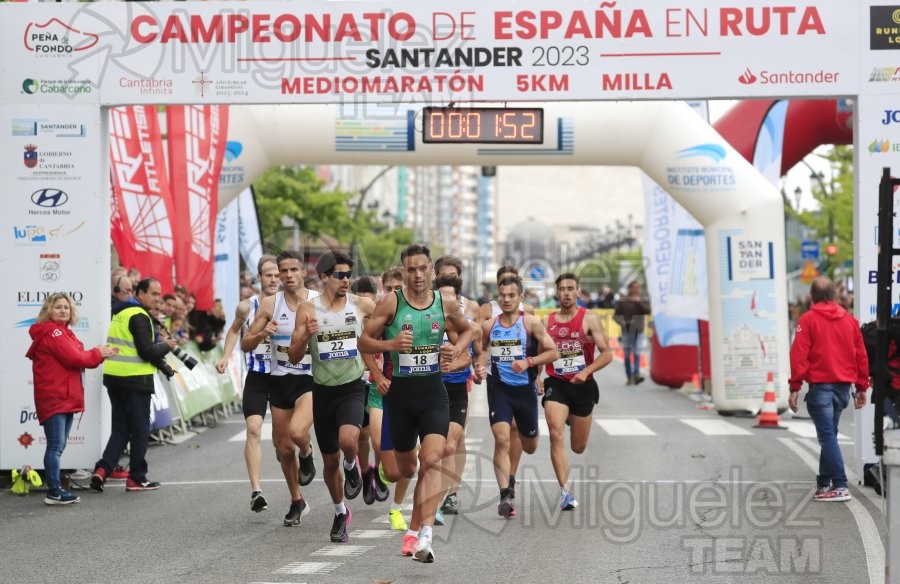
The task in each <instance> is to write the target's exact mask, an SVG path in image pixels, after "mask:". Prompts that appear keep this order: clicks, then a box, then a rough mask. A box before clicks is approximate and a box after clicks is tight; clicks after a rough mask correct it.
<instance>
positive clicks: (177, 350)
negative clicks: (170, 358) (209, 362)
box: [172, 346, 197, 369]
mask: <svg viewBox="0 0 900 584" xmlns="http://www.w3.org/2000/svg"><path fill="white" fill-rule="evenodd" d="M172 354H173V355H175V356H176V357H178V360H179V361H181V362H182V363H184V366H185V367H187V368H188V369H193V368H194V367H196V366H197V359H195V358H194V357H192V356H191V355H189V354H188V352H187V351H185V350H184V349H182V348H181V347H178V346H175V347H173V348H172Z"/></svg>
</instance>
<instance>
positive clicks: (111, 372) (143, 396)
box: [91, 278, 176, 493]
mask: <svg viewBox="0 0 900 584" xmlns="http://www.w3.org/2000/svg"><path fill="white" fill-rule="evenodd" d="M160 292H161V289H160V285H159V282H158V281H157V280H155V279H154V278H145V279H143V280H141V281H140V282H138V285H137V286H136V287H135V296H134V298H132V299H131V301H130V302H127V303H122V304H121V305H120V306H117V307H116V312H115V314H113V318H112V322H111V323H110V325H109V333H108V334H107V339H106V342H107V343H108V344H109V345H111V346H113V347H115V348H117V349H118V354H117V355H115V356H112V357H109V358H107V360H106V362H105V363H104V365H103V384H104V385H105V386H106V390H107V393H108V394H109V401H110V403H111V405H112V432H111V433H110V436H109V441H108V442H107V443H106V448H105V449H104V451H103V457H102V458H101V459H100V460H98V461H97V464H96V466H95V468H94V474H93V476H92V477H91V488H92V489H94V490H95V491H97V492H98V493H102V492H103V485H104V483H105V482H106V477H107V476H109V474H110V473H111V472H112V469H113V467H114V466H115V465H116V464H117V463H118V461H119V457H120V456H121V454H122V452H123V451H124V450H125V446H126V445H127V444H129V443H130V444H131V447H130V449H129V456H130V464H129V476H128V480H127V482H126V483H125V490H127V491H150V490H153V489H158V488H159V486H160V485H159V483H157V482H153V481H149V480H147V461H146V459H145V455H146V453H147V443H148V442H149V440H150V398H151V397H152V396H153V391H154V386H153V374H154V373H156V370H157V365H156V364H157V363H159V362H161V361H162V359H163V357H165V355H166V353H168V352H169V351H171V350H172V349H173V348H174V347H175V346H176V343H175V340H174V339H172V338H166V339H165V340H163V341H161V342H155V340H156V331H155V330H154V328H156V325H155V322H154V320H153V318H152V317H151V316H150V313H149V312H148V311H149V309H151V308H153V307H155V306H156V303H157V301H158V300H159V297H160Z"/></svg>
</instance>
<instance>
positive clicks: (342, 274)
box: [331, 270, 353, 280]
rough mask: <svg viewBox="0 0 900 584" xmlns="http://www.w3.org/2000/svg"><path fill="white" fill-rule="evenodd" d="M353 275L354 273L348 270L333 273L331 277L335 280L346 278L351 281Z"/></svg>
mask: <svg viewBox="0 0 900 584" xmlns="http://www.w3.org/2000/svg"><path fill="white" fill-rule="evenodd" d="M352 275H353V272H351V271H350V270H347V271H346V272H331V277H332V278H334V279H335V280H343V279H344V278H347V279H348V280H349V279H350V276H352Z"/></svg>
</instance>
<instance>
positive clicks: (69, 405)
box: [25, 293, 117, 505]
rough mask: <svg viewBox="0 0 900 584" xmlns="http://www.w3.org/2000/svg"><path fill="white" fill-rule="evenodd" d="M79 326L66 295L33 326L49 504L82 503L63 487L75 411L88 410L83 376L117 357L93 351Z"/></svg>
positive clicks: (110, 351) (31, 354)
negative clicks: (77, 330) (74, 328)
mask: <svg viewBox="0 0 900 584" xmlns="http://www.w3.org/2000/svg"><path fill="white" fill-rule="evenodd" d="M76 322H78V317H77V315H76V314H75V306H74V304H73V302H72V300H71V298H69V296H68V295H67V294H64V293H57V294H51V295H50V296H49V297H48V298H47V300H45V301H44V305H43V306H42V307H41V311H40V313H39V314H38V317H37V322H35V324H33V325H31V328H30V329H29V331H28V333H29V334H30V335H31V341H32V342H31V348H29V349H28V352H27V353H26V354H25V356H26V357H28V358H29V359H31V361H32V364H31V370H32V373H33V375H34V407H35V410H36V411H37V417H38V422H40V424H41V425H42V426H43V427H44V435H45V436H46V438H47V450H46V452H45V453H44V472H45V473H46V475H47V497H46V498H45V499H44V503H46V504H48V505H66V504H68V503H77V502H79V501H80V500H81V499H80V498H78V497H76V496H75V495H73V494H72V493H70V492H68V491H64V490H63V489H62V488H60V483H59V459H60V457H61V456H62V452H63V450H64V449H65V447H66V442H67V441H68V439H69V430H71V428H72V420H73V418H74V417H75V416H74V414H75V413H76V412H83V411H84V385H83V384H82V381H81V375H82V372H83V371H84V370H85V369H87V368H90V369H93V368H94V367H97V366H98V365H100V364H101V363H103V359H105V358H106V357H109V356H111V355H114V354H116V352H117V350H116V349H115V348H114V347H110V346H109V345H102V346H99V347H95V348H93V349H91V350H89V351H86V350H85V349H84V345H82V344H81V341H79V340H78V337H76V336H75V333H73V332H72V330H71V329H70V328H69V325H70V324H74V323H76Z"/></svg>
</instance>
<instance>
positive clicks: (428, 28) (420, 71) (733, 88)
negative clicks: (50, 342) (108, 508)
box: [0, 0, 900, 468]
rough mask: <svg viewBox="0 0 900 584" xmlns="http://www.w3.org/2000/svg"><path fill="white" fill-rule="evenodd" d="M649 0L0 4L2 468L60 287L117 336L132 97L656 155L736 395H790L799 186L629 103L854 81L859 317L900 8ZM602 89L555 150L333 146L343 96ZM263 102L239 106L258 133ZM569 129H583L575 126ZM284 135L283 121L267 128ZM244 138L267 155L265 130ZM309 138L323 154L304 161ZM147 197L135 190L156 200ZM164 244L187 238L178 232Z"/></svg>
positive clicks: (840, 87) (94, 431) (730, 395)
mask: <svg viewBox="0 0 900 584" xmlns="http://www.w3.org/2000/svg"><path fill="white" fill-rule="evenodd" d="M632 4H633V3H622V4H621V5H620V3H618V2H601V3H599V6H597V5H596V4H594V5H590V6H588V5H587V4H585V3H584V2H582V1H580V0H558V1H557V2H555V3H553V5H552V6H548V5H546V3H542V2H536V1H528V2H508V3H503V2H498V3H484V2H479V1H478V0H461V1H460V2H456V3H453V5H452V6H449V5H447V4H446V3H442V2H435V1H433V0H396V1H395V2H392V3H391V5H390V8H384V6H383V3H377V2H374V1H370V0H361V1H357V2H352V1H351V2H332V1H326V0H303V1H300V0H292V1H284V2H275V1H271V2H269V1H260V2H252V3H246V2H230V1H223V2H211V3H99V4H63V5H59V4H35V3H28V4H21V5H20V4H8V3H5V4H0V52H2V54H3V59H2V60H0V79H2V80H3V81H2V84H0V135H2V136H3V139H2V140H0V189H2V191H0V192H3V193H4V213H3V217H2V219H0V221H2V222H3V225H2V230H0V233H2V234H6V235H5V236H3V237H2V238H0V268H2V269H3V272H4V273H5V274H11V275H14V278H13V280H14V288H13V287H10V286H7V287H5V288H4V290H5V291H4V293H3V296H2V307H3V310H0V327H2V330H3V331H4V334H2V335H0V379H2V380H3V391H2V392H0V468H13V467H17V466H20V465H22V464H25V463H34V461H35V456H34V453H35V450H38V449H36V448H33V447H32V445H33V444H34V442H37V440H38V438H39V437H40V435H41V429H40V427H39V426H38V425H37V422H36V420H34V416H33V414H34V412H33V408H32V407H31V406H30V404H31V403H32V399H31V388H30V379H31V374H30V370H29V364H28V363H27V361H25V360H24V359H22V357H21V355H22V353H23V352H24V348H25V347H27V345H28V342H29V340H28V337H27V333H26V331H27V328H28V326H27V325H28V322H29V320H30V319H33V318H34V316H35V314H36V312H37V307H38V306H39V305H40V302H41V300H42V299H43V297H45V296H46V295H47V294H48V292H50V291H56V290H60V289H62V290H67V291H70V292H72V293H73V294H74V295H75V296H76V299H77V300H78V301H79V302H80V311H81V314H82V315H83V319H82V320H81V322H79V324H78V326H77V330H78V332H79V334H80V335H81V337H82V339H83V340H84V341H85V344H87V345H92V344H98V343H100V342H102V341H103V339H104V338H105V333H106V328H107V326H108V317H109V305H108V304H107V302H108V299H109V288H108V286H105V285H100V286H98V285H97V283H98V282H101V283H102V282H106V281H108V274H109V255H108V250H109V245H110V238H109V229H108V218H109V209H110V206H109V195H110V193H109V170H110V169H109V167H108V154H109V145H108V143H107V136H108V133H109V132H108V120H107V116H106V109H105V108H107V107H109V106H113V105H128V104H178V103H207V104H210V103H229V104H235V105H237V104H241V105H244V104H305V105H304V108H303V109H302V110H301V111H302V113H300V114H299V115H295V114H293V113H290V114H287V115H284V116H282V118H280V119H277V120H273V119H264V118H265V116H264V115H263V116H262V117H259V116H260V115H262V114H261V112H265V111H267V110H266V108H253V109H251V110H250V111H249V112H248V114H247V115H246V121H248V122H249V123H250V124H251V125H252V128H251V130H252V132H253V133H254V135H255V136H256V138H255V140H256V146H257V147H258V148H259V151H260V152H267V155H266V156H264V157H262V158H263V162H270V163H275V162H278V161H284V162H347V163H359V164H370V163H378V162H385V161H388V160H390V161H394V162H402V163H404V164H428V163H448V162H451V161H452V162H454V163H457V164H463V163H472V164H479V165H485V164H509V163H510V162H511V161H512V160H515V159H516V158H517V157H521V158H522V163H526V161H527V163H529V164H536V163H543V162H552V163H553V164H566V163H576V161H578V162H577V163H587V164H615V165H636V166H639V167H640V168H642V169H643V170H644V171H646V172H647V173H648V174H649V175H650V176H651V177H652V178H654V179H655V180H656V181H657V182H658V183H659V184H660V185H661V186H663V187H664V188H666V189H667V190H668V191H669V192H670V193H671V194H672V195H673V196H674V197H676V198H677V199H678V200H679V201H680V202H681V203H682V204H683V205H684V206H685V207H686V208H687V209H688V210H689V211H691V212H692V213H693V214H694V216H695V217H697V219H699V220H700V222H701V223H702V224H703V225H704V226H705V228H706V232H707V246H708V247H707V257H708V258H709V265H708V266H707V271H708V274H709V278H710V281H709V295H710V300H711V309H710V312H711V315H710V339H711V344H712V357H713V380H712V381H713V392H714V397H715V399H716V404H717V407H718V408H719V409H722V410H737V409H749V410H756V409H757V408H758V407H759V406H760V402H761V397H762V391H763V386H764V384H765V375H766V372H767V371H770V370H771V371H774V372H775V374H776V382H777V383H776V385H777V389H778V394H779V398H778V400H779V403H780V405H782V406H783V405H784V403H785V397H786V391H787V388H786V383H785V382H786V376H787V369H788V364H787V358H786V355H787V350H788V334H787V328H786V327H787V317H786V309H787V298H786V297H785V282H784V233H783V222H782V218H783V209H782V203H781V197H780V195H779V194H778V193H777V192H776V191H775V190H774V189H773V188H772V187H771V185H769V184H768V183H767V182H766V181H765V180H764V179H763V178H762V177H761V176H760V175H758V174H757V173H756V172H755V171H754V170H753V169H752V168H751V166H750V165H749V164H747V163H746V162H745V161H744V160H743V159H742V158H741V157H740V156H738V155H737V154H736V153H735V152H734V151H733V150H732V149H731V148H729V147H728V145H727V144H726V143H725V142H724V140H722V139H721V138H720V137H719V136H718V135H717V134H716V133H715V132H714V131H713V130H712V129H711V128H709V127H708V126H706V125H704V124H702V123H700V121H699V120H698V119H697V118H696V117H694V115H693V114H692V113H691V112H690V111H689V110H688V109H687V107H686V106H683V105H679V104H674V103H670V104H659V103H649V102H646V103H641V102H630V103H625V102H622V100H683V99H698V98H699V99H706V98H717V99H723V98H724V99H729V98H748V97H749V98H752V97H790V96H808V97H815V96H855V97H856V99H857V108H856V111H857V124H858V127H857V136H858V142H859V143H861V144H864V145H870V147H869V148H868V149H867V152H866V154H865V155H864V156H860V155H858V158H857V163H858V164H857V181H858V191H857V194H858V196H857V199H856V201H857V202H856V209H855V211H856V213H855V216H856V219H855V234H856V240H857V241H856V244H857V245H856V264H855V265H856V281H857V283H858V284H859V287H858V290H857V307H858V308H857V311H858V312H860V313H863V314H866V313H868V311H869V310H870V308H869V305H870V304H871V303H873V300H874V292H875V287H874V285H873V284H869V281H870V279H869V271H870V270H874V269H875V256H876V246H875V241H874V239H875V238H874V235H873V234H874V228H875V220H876V213H875V209H876V205H875V204H874V203H873V202H872V201H873V200H875V193H876V185H877V181H878V178H879V177H880V175H881V172H880V167H881V166H885V165H890V164H893V165H894V166H897V167H900V148H898V147H897V146H896V145H895V144H894V141H895V134H894V133H893V131H892V130H893V128H892V124H894V123H895V119H897V120H900V116H896V117H895V116H894V115H893V114H892V112H893V111H894V110H895V109H896V107H897V105H896V103H895V100H896V95H897V94H898V93H900V90H898V88H900V62H896V60H895V59H893V58H892V56H893V54H894V52H893V51H890V50H889V49H892V48H894V47H893V46H892V43H893V41H894V40H895V39H893V38H891V37H889V36H887V35H889V33H885V32H883V31H884V30H888V31H890V30H892V29H893V27H894V26H895V25H894V24H893V22H892V15H893V13H892V12H891V8H890V7H884V6H880V5H879V4H878V3H877V2H876V0H863V1H861V2H846V0H822V1H819V2H815V3H811V2H804V1H801V0H786V1H784V2H779V3H778V5H777V6H774V5H772V3H771V2H768V1H767V0H745V1H744V2H742V3H734V4H732V3H723V2H721V1H720V0H695V1H693V2H690V3H689V5H690V6H688V7H686V6H684V3H678V2H673V1H671V0H649V1H647V2H643V3H640V6H632ZM404 51H408V53H404ZM429 51H430V52H429ZM467 51H472V53H471V54H469V55H468V57H472V60H470V61H467V60H466V59H468V57H467ZM476 53H477V55H476ZM404 55H407V56H408V57H409V59H407V58H406V57H404ZM476 56H477V57H478V58H475V57H476ZM394 57H396V59H395V58H394ZM485 58H486V60H484V59H485ZM426 60H427V61H428V62H426ZM598 100H599V101H605V102H607V103H578V104H573V105H568V106H561V105H547V106H546V108H547V119H548V121H551V124H548V125H546V127H545V131H546V133H547V137H548V139H549V140H553V139H556V140H557V141H556V142H555V143H554V142H547V143H545V144H544V145H543V146H542V147H541V148H543V149H544V151H543V152H535V151H534V150H540V148H537V147H532V146H527V147H525V146H507V147H506V150H507V152H505V153H501V152H499V151H498V150H499V149H498V148H497V147H494V146H483V147H481V148H475V147H469V146H436V145H423V144H422V143H421V141H420V140H419V139H418V138H416V139H415V141H414V143H415V150H414V151H407V152H406V153H405V154H401V153H399V152H394V153H391V154H390V156H388V155H386V154H385V153H384V152H381V153H375V152H368V153H363V152H355V153H353V154H352V155H351V154H350V153H343V152H341V151H339V149H337V148H332V146H334V144H336V142H337V140H336V135H335V130H334V123H335V119H336V117H335V116H336V115H337V114H336V111H335V110H334V107H335V106H332V105H324V104H336V103H343V104H356V105H357V106H365V107H362V109H361V110H360V111H362V112H363V115H366V113H365V112H366V107H371V106H372V104H379V103H381V104H390V103H404V104H408V103H411V102H416V103H417V104H419V106H421V105H429V104H430V105H447V104H448V103H457V104H458V103H468V102H492V103H494V104H505V103H508V102H512V101H529V102H537V101H544V102H592V101H594V102H595V101H598ZM615 101H618V102H617V103H611V102H615ZM885 110H887V115H885ZM567 111H568V112H572V113H571V114H567V113H566V112H567ZM257 112H260V113H257ZM568 118H577V119H578V120H579V122H578V123H579V125H578V126H577V127H576V128H575V130H574V134H572V137H571V139H569V137H567V136H562V137H560V136H554V133H555V132H556V130H555V129H554V126H553V125H552V123H553V122H556V121H558V120H566V119H568ZM244 119H245V118H244V116H243V114H242V115H240V116H236V117H235V124H236V125H235V128H234V129H235V131H237V129H238V128H237V126H238V125H239V124H241V123H244V122H243V121H241V120H244ZM883 119H886V120H887V121H886V122H882V120H883ZM301 122H302V124H301ZM897 123H900V122H897ZM557 127H559V128H563V129H564V130H565V124H564V123H560V125H558V126H557ZM569 129H570V130H571V128H569ZM262 136H269V137H270V138H276V137H277V139H269V138H267V139H266V141H265V143H263V140H262ZM244 140H245V142H246V144H245V148H246V150H247V155H248V156H249V155H250V154H251V151H252V148H251V147H250V146H249V144H251V143H253V141H254V138H253V137H252V136H250V135H248V136H247V137H246V138H244ZM328 140H332V142H330V143H329V142H327V141H328ZM323 142H324V144H323ZM292 147H294V148H295V153H298V154H304V153H305V154H308V155H309V158H308V159H306V160H298V159H297V158H296V157H295V156H291V157H289V158H288V157H286V156H285V154H286V153H287V152H289V151H290V149H291V148H292ZM566 149H568V151H569V152H570V154H567V155H566V156H563V155H562V154H561V153H560V152H561V151H563V150H566ZM859 151H860V149H859V148H857V152H858V153H859ZM554 152H555V153H554ZM23 162H24V164H23ZM248 174H249V173H248ZM598 189H602V185H598ZM223 194H224V193H223ZM146 195H147V194H146V193H144V194H142V195H141V196H140V197H136V199H135V200H138V201H140V202H141V203H142V204H146V205H150V206H152V204H153V201H152V200H150V197H149V196H146ZM601 200H602V199H601ZM151 227H152V226H151ZM159 245H160V246H161V247H165V245H166V234H165V233H160V234H159ZM10 288H11V289H10ZM88 386H89V387H95V388H96V387H99V386H100V378H99V373H98V372H96V371H94V372H91V373H90V374H89V377H88ZM8 388H11V389H8ZM101 401H102V400H101V399H100V396H99V394H95V393H92V394H89V395H88V402H87V413H86V414H85V417H84V420H83V421H82V423H81V424H80V425H79V427H78V428H76V429H75V430H74V431H73V434H72V438H71V439H70V448H69V449H67V459H68V460H69V461H70V463H71V464H77V465H85V466H86V465H89V464H91V463H92V462H93V461H94V460H95V459H96V458H97V455H98V454H99V452H100V450H101V447H102V443H101V437H102V432H101V418H102V416H101V415H100V412H101ZM857 442H858V443H859V442H860V440H857Z"/></svg>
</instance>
